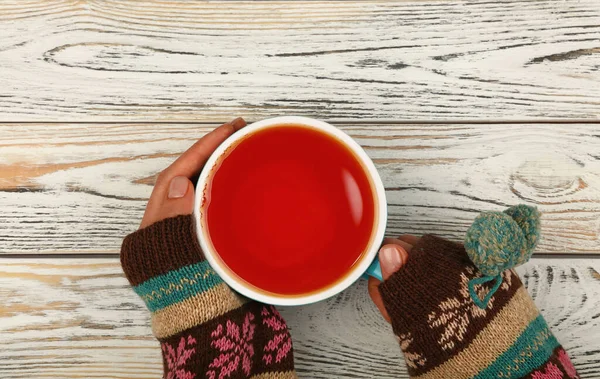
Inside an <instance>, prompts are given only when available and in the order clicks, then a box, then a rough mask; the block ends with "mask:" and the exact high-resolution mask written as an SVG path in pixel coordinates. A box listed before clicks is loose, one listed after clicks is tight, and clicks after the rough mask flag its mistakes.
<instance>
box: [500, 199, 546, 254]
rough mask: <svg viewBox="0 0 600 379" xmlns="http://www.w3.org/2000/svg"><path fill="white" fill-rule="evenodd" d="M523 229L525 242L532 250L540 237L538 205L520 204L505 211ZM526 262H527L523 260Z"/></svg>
mask: <svg viewBox="0 0 600 379" xmlns="http://www.w3.org/2000/svg"><path fill="white" fill-rule="evenodd" d="M504 213H506V214H507V215H509V216H510V217H511V218H512V219H513V220H515V222H516V223H517V225H519V227H520V228H521V230H522V231H523V234H524V235H525V243H526V244H527V248H528V249H529V250H531V251H533V249H535V247H536V246H537V243H538V241H539V239H540V231H541V227H540V212H539V211H538V210H537V208H536V207H530V206H527V205H523V204H519V205H515V206H514V207H510V208H508V209H507V210H505V211H504ZM522 263H525V262H522Z"/></svg>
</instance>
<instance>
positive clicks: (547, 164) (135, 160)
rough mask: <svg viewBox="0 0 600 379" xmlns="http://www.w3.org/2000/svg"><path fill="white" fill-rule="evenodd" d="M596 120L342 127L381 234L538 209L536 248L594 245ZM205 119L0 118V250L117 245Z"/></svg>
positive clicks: (599, 160) (449, 230)
mask: <svg viewBox="0 0 600 379" xmlns="http://www.w3.org/2000/svg"><path fill="white" fill-rule="evenodd" d="M599 125H600V124H481V125H476V124H453V125H451V124H418V125H412V124H377V123H367V124H340V126H341V127H342V129H343V130H345V131H346V132H347V133H349V134H350V135H351V136H352V137H354V138H355V139H356V140H357V141H358V142H359V143H361V144H362V145H363V146H364V148H365V149H366V151H367V153H368V154H369V155H370V156H371V157H372V158H373V160H374V161H375V163H376V165H377V167H378V169H379V171H380V173H381V176H382V178H383V182H384V184H385V186H386V189H387V196H388V204H389V224H388V233H389V235H398V234H400V233H412V234H423V233H429V232H432V233H436V234H439V235H442V236H445V237H448V238H453V239H457V240H460V239H461V238H462V236H463V235H464V233H465V231H466V229H467V228H468V226H469V225H470V223H471V222H472V220H473V219H474V218H475V216H476V215H477V214H478V213H479V212H481V211H483V210H499V209H502V208H504V207H507V206H509V205H513V204H517V203H528V204H532V205H537V206H538V207H539V208H540V209H541V210H542V211H543V212H544V215H543V223H544V239H543V241H542V243H541V245H540V248H539V249H538V252H543V253H586V254H596V253H599V252H600V176H599V173H600V139H599V138H600V134H599V132H598V130H599ZM212 127H213V125H206V124H202V125H199V124H2V125H0V136H2V137H0V209H2V217H1V218H0V253H5V254H6V253H9V254H28V253H42V254H49V253H62V254H68V253H115V252H117V251H118V249H119V246H120V243H121V239H122V238H123V237H124V236H125V235H126V234H128V233H129V232H131V231H133V230H135V229H136V228H137V226H138V225H139V222H140V220H141V217H142V213H143V210H144V207H145V204H146V200H147V198H148V196H149V195H150V192H151V188H152V183H153V180H154V176H155V175H156V174H157V173H158V172H159V171H160V170H162V169H163V168H164V167H166V166H167V165H168V164H169V163H170V162H171V161H172V160H174V159H175V157H176V156H178V155H179V154H180V153H181V152H182V151H184V150H185V149H186V148H187V147H188V146H190V145H191V144H192V143H193V142H194V141H195V140H196V139H197V138H199V137H200V136H201V135H203V134H204V133H205V132H207V131H208V130H211V129H212Z"/></svg>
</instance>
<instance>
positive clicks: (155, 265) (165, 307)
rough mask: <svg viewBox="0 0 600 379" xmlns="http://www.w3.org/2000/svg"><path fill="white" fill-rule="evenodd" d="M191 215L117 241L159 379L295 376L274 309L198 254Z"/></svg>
mask: <svg viewBox="0 0 600 379" xmlns="http://www.w3.org/2000/svg"><path fill="white" fill-rule="evenodd" d="M195 233H196V232H195V226H194V220H193V217H192V216H191V215H186V216H177V217H174V218H169V219H166V220H163V221H159V222H157V223H155V224H153V225H150V226H149V227H147V228H144V229H141V230H138V231H137V232H135V233H132V234H130V235H129V236H127V237H126V238H125V240H124V241H123V245H122V248H121V263H122V267H123V271H124V272H125V275H126V277H127V279H128V280H129V282H130V283H131V285H132V286H133V290H134V291H135V292H136V293H137V294H138V295H139V296H140V297H141V298H142V299H143V300H144V302H145V303H146V306H147V307H148V309H149V310H150V312H151V313H152V318H151V322H152V331H153V333H154V335H155V336H156V338H157V339H158V340H159V342H160V345H161V349H162V355H163V365H164V371H165V375H164V377H165V378H209V379H215V378H256V379H258V378H260V379H287V378H295V377H296V374H295V372H294V358H293V349H292V341H291V336H290V334H289V331H288V329H287V326H286V323H285V321H284V320H283V318H282V317H281V315H280V314H279V312H278V311H277V309H275V307H273V306H268V305H264V304H260V303H258V302H255V301H249V300H248V299H245V298H243V297H242V296H240V295H238V294H237V293H235V292H234V291H232V290H231V289H230V288H229V287H228V286H227V284H226V283H225V282H223V280H222V279H221V278H220V277H219V276H218V275H217V274H216V272H215V271H214V270H213V269H212V268H211V267H210V265H209V264H208V262H207V261H206V260H205V259H204V255H203V254H202V251H201V250H200V246H199V244H198V242H197V239H196V235H195Z"/></svg>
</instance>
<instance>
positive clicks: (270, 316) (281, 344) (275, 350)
mask: <svg viewBox="0 0 600 379" xmlns="http://www.w3.org/2000/svg"><path fill="white" fill-rule="evenodd" d="M260 314H261V316H262V323H263V324H264V325H266V326H267V328H269V329H271V330H272V331H273V333H274V336H273V338H272V339H270V340H269V341H268V342H267V344H266V345H265V347H264V349H263V350H264V355H263V361H264V362H265V363H266V364H267V365H270V364H271V363H273V361H275V362H276V363H280V362H281V361H282V360H283V359H284V358H285V357H287V355H288V354H289V352H290V351H291V350H292V337H291V336H290V332H288V329H287V325H286V324H285V320H284V319H283V317H281V314H279V312H278V311H277V309H275V307H274V306H272V305H271V306H269V307H263V309H262V311H261V312H260Z"/></svg>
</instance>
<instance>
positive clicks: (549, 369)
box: [531, 363, 564, 379]
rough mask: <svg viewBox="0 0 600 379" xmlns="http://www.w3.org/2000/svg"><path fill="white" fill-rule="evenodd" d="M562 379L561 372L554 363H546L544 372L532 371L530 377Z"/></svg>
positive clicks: (536, 378) (534, 378) (533, 378)
mask: <svg viewBox="0 0 600 379" xmlns="http://www.w3.org/2000/svg"><path fill="white" fill-rule="evenodd" d="M563 377H564V375H563V373H562V371H560V369H559V368H558V366H557V365H555V364H554V363H548V364H547V365H546V369H545V370H544V372H542V371H534V372H533V374H532V375H531V378H532V379H562V378H563Z"/></svg>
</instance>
